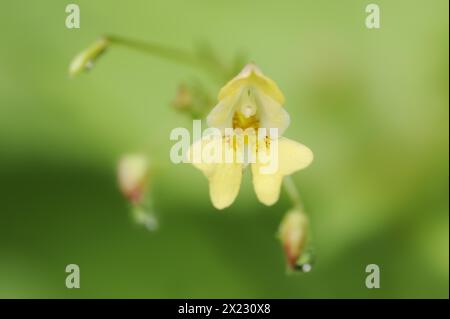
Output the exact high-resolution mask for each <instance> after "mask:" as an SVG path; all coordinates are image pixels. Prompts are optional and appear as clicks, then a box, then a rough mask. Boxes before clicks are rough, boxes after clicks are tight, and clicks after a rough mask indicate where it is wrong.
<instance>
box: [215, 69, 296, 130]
mask: <svg viewBox="0 0 450 319" xmlns="http://www.w3.org/2000/svg"><path fill="white" fill-rule="evenodd" d="M218 99H219V103H218V104H217V105H216V106H215V107H214V109H213V110H212V111H211V113H210V114H209V115H208V117H207V122H208V125H209V126H210V127H217V128H220V129H224V128H227V127H232V128H236V127H240V128H243V129H245V128H248V127H253V128H260V127H264V128H278V134H279V135H280V136H281V135H282V134H283V132H284V130H285V129H286V128H287V127H288V126H289V121H290V119H289V114H288V113H287V112H286V111H285V110H284V109H283V108H282V105H283V103H284V96H283V93H282V92H281V91H280V89H279V88H278V86H277V84H276V83H275V82H274V81H272V80H271V79H269V78H268V77H266V76H265V75H264V74H263V73H262V72H261V70H260V69H259V68H258V67H257V66H256V65H255V64H253V63H250V64H247V65H246V66H245V67H244V68H243V69H242V71H241V72H240V73H239V74H238V75H237V76H236V77H235V78H233V79H232V80H231V81H230V82H228V83H227V84H226V85H225V86H224V87H223V88H222V89H221V90H220V92H219V97H218Z"/></svg>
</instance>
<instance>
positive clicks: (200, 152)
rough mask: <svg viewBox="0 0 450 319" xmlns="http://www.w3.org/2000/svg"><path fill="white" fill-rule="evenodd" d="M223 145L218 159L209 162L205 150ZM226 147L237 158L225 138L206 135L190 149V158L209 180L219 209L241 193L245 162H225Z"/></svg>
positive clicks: (210, 188) (213, 197)
mask: <svg viewBox="0 0 450 319" xmlns="http://www.w3.org/2000/svg"><path fill="white" fill-rule="evenodd" d="M214 147H221V151H220V155H219V157H218V158H217V159H218V161H215V162H210V163H208V162H207V161H206V158H205V156H206V155H207V154H205V150H206V149H210V150H212V149H214ZM226 149H227V150H228V151H230V152H231V153H230V154H232V159H233V160H234V159H235V158H236V155H235V152H234V150H233V149H232V148H231V147H230V146H229V145H228V143H227V142H226V141H225V138H222V137H221V138H208V137H204V138H202V139H201V140H199V141H197V142H195V143H194V144H193V145H192V146H191V147H190V149H189V152H188V156H189V157H188V158H189V160H190V161H191V163H192V164H193V165H194V166H195V167H196V168H198V169H199V170H200V171H202V172H203V174H204V175H205V176H206V178H207V179H208V181H209V194H210V197H211V201H212V203H213V205H214V207H216V208H217V209H223V208H226V207H228V206H230V205H231V204H232V203H233V202H234V200H235V199H236V196H237V194H238V193H239V188H240V186H241V179H242V167H243V164H241V163H236V162H235V161H234V162H231V163H228V162H225V158H226V155H225V154H226Z"/></svg>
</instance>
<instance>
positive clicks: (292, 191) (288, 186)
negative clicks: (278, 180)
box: [283, 176, 303, 211]
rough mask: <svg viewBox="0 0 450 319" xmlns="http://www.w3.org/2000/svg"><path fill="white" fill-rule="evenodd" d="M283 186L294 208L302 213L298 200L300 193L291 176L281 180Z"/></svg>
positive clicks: (299, 199)
mask: <svg viewBox="0 0 450 319" xmlns="http://www.w3.org/2000/svg"><path fill="white" fill-rule="evenodd" d="M283 186H284V189H285V190H286V193H287V194H288V196H289V199H290V200H291V201H292V204H293V205H294V207H295V208H298V209H300V210H301V211H303V204H302V200H301V198H300V193H299V191H298V189H297V186H296V185H295V183H294V181H293V179H292V177H291V176H286V177H285V178H284V179H283Z"/></svg>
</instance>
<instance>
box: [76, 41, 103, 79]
mask: <svg viewBox="0 0 450 319" xmlns="http://www.w3.org/2000/svg"><path fill="white" fill-rule="evenodd" d="M108 45H109V41H108V39H106V38H100V39H98V40H97V41H96V42H94V43H93V44H92V45H91V46H90V47H88V48H87V49H85V50H84V51H82V52H80V53H79V54H78V55H77V56H75V58H74V59H73V60H72V62H71V63H70V66H69V75H70V76H71V77H73V76H75V75H77V74H79V73H81V72H82V71H84V70H89V69H91V68H92V67H93V66H94V63H95V61H96V59H97V58H98V57H99V56H100V55H101V54H102V53H103V52H105V50H106V48H107V47H108Z"/></svg>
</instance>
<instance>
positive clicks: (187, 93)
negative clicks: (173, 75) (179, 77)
mask: <svg viewBox="0 0 450 319" xmlns="http://www.w3.org/2000/svg"><path fill="white" fill-rule="evenodd" d="M212 103H213V99H212V97H211V95H210V94H209V92H208V90H207V89H206V88H205V87H204V86H203V85H202V84H201V83H200V82H194V83H188V84H186V83H182V84H180V85H179V86H178V89H177V93H176V95H175V98H174V99H173V101H172V103H171V104H172V107H173V108H175V109H176V110H177V111H180V112H184V113H186V114H189V115H190V116H191V117H192V118H199V117H203V116H204V115H205V113H206V112H207V111H209V109H210V107H211V105H212Z"/></svg>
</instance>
